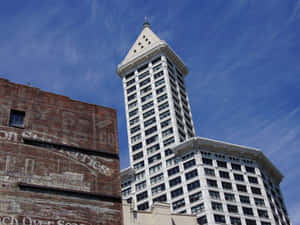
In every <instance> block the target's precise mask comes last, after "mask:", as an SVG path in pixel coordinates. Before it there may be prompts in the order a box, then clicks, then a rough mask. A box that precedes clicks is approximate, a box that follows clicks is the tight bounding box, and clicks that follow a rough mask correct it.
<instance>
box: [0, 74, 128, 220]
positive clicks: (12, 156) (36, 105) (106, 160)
mask: <svg viewBox="0 0 300 225" xmlns="http://www.w3.org/2000/svg"><path fill="white" fill-rule="evenodd" d="M121 207H122V206H121V196H120V168H119V155H118V141H117V122H116V111H115V110H114V109H111V108H106V107H101V106H97V105H93V104H88V103H84V102H79V101H75V100H72V99H70V98H68V97H65V96H61V95H56V94H52V93H48V92H44V91H41V90H40V89H38V88H33V87H29V86H25V85H20V84H14V83H11V82H9V81H8V80H5V79H0V224H7V225H8V224H9V225H21V224H22V225H25V224H26V225H46V224H47V225H88V224H89V225H95V224H99V225H100V224H103V225H104V224H105V225H112V224H113V225H119V224H120V225H121V224H122V215H121ZM104 215H105V216H104Z"/></svg>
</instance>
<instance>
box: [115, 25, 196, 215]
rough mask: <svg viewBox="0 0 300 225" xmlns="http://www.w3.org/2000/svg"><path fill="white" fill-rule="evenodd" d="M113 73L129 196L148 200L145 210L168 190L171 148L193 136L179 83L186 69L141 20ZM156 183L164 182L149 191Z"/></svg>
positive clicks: (176, 56) (182, 89) (143, 205)
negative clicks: (121, 107) (122, 111)
mask: <svg viewBox="0 0 300 225" xmlns="http://www.w3.org/2000/svg"><path fill="white" fill-rule="evenodd" d="M117 73H118V74H119V76H120V77H121V78H122V80H123V88H124V95H125V107H126V118H127V132H128V145H129V152H130V164H131V167H132V168H134V170H135V174H136V176H135V177H136V185H134V189H135V190H134V192H135V193H136V194H137V198H139V199H141V198H144V199H146V200H147V201H146V200H145V201H142V202H146V203H145V204H138V205H137V207H138V208H139V209H146V208H148V207H149V205H150V204H151V203H152V202H153V200H154V199H156V198H157V195H156V194H154V193H158V192H160V191H162V190H165V189H169V187H168V179H167V178H168V175H167V169H166V168H167V166H168V164H173V163H174V159H173V153H172V151H171V150H170V147H172V146H174V144H178V143H180V142H183V141H184V140H187V139H188V138H191V137H194V136H195V130H194V125H193V121H192V114H191V111H190V105H189V100H188V96H187V92H186V88H185V81H184V78H185V76H186V75H187V73H188V69H187V67H186V65H185V64H184V63H183V61H182V60H181V59H180V58H179V56H178V55H177V54H176V53H175V52H174V51H173V50H172V49H171V48H170V46H169V45H168V44H167V43H166V42H164V41H162V40H160V38H159V37H158V36H157V35H156V34H154V33H153V32H152V30H151V29H150V25H149V23H148V22H147V21H146V22H145V23H144V25H143V30H142V32H141V33H140V35H139V36H138V38H137V40H136V41H135V43H134V45H133V46H132V47H131V49H130V50H129V52H128V54H127V55H126V57H125V59H124V60H123V61H122V63H121V64H120V65H119V66H118V69H117ZM153 175H156V176H155V177H153ZM139 181H142V182H141V183H139ZM159 181H165V182H164V183H163V184H161V185H160V186H158V187H155V189H153V188H152V187H153V184H155V183H158V182H159ZM145 187H146V192H145V190H144V192H142V193H139V190H143V189H144V188H145ZM154 195H155V196H156V197H154ZM168 198H169V196H168V195H164V196H162V197H161V199H160V200H163V199H168ZM156 200H157V199H156Z"/></svg>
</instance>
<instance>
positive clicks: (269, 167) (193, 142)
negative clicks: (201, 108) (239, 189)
mask: <svg viewBox="0 0 300 225" xmlns="http://www.w3.org/2000/svg"><path fill="white" fill-rule="evenodd" d="M195 149H203V150H208V151H212V152H215V153H219V154H222V153H223V154H226V153H227V154H231V155H235V156H237V157H243V158H249V159H253V160H255V161H256V162H257V163H258V165H259V166H260V167H261V168H263V169H264V170H266V171H267V172H268V173H269V175H271V176H272V177H274V178H275V181H276V182H277V183H278V184H279V183H280V182H281V180H282V179H283V175H282V173H281V172H280V171H279V170H278V169H277V168H276V167H275V166H274V165H273V163H272V162H271V161H270V160H269V159H268V158H267V157H266V156H265V155H264V154H263V153H262V151H260V150H259V149H256V148H251V147H247V146H242V145H236V144H231V143H227V142H222V141H217V140H213V139H208V138H203V137H193V138H191V139H188V140H187V141H185V142H182V143H180V144H178V145H176V146H174V147H173V148H172V150H173V152H174V153H175V155H177V156H180V155H183V154H185V153H187V152H190V151H193V150H195Z"/></svg>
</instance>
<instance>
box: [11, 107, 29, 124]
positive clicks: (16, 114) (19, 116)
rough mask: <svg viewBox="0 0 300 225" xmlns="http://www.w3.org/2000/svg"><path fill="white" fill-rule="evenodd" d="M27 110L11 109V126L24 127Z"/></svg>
mask: <svg viewBox="0 0 300 225" xmlns="http://www.w3.org/2000/svg"><path fill="white" fill-rule="evenodd" d="M24 118H25V112H23V111H18V110H13V109H12V110H11V111H10V118H9V126H11V127H24Z"/></svg>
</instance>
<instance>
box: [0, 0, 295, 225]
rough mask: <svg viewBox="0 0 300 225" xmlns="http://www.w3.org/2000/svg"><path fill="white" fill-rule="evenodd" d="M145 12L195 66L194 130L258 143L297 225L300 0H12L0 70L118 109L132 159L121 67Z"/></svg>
mask: <svg viewBox="0 0 300 225" xmlns="http://www.w3.org/2000/svg"><path fill="white" fill-rule="evenodd" d="M144 16H148V17H149V20H150V22H151V25H152V30H153V31H154V32H155V33H156V34H158V36H159V37H160V38H161V39H163V40H165V41H167V42H168V44H169V45H170V46H171V47H172V48H173V49H174V50H175V51H176V52H177V54H178V55H179V56H180V57H181V58H182V59H183V61H184V62H185V63H186V64H187V66H188V67H189V69H190V73H189V75H188V76H187V78H186V81H187V90H188V94H189V98H190V103H191V108H192V114H193V120H194V124H195V129H196V133H197V135H198V136H202V137H207V138H213V139H217V140H222V141H227V142H232V143H235V144H242V145H248V146H252V147H256V148H259V149H261V150H262V151H263V152H264V153H265V155H266V156H267V157H269V159H270V160H271V161H272V162H273V163H274V164H275V165H276V166H277V167H278V168H279V170H280V171H281V172H282V173H283V174H284V175H285V178H284V180H283V182H282V185H281V187H282V190H283V195H284V198H285V201H286V205H287V207H288V211H289V214H290V217H291V218H292V221H293V224H294V225H299V224H300V213H299V212H300V195H299V190H300V189H299V186H300V181H299V179H298V177H299V176H300V150H299V146H300V125H299V124H300V100H299V99H300V25H299V24H300V1H299V0H284V1H282V0H266V1H259V0H251V1H250V0H201V1H188V0H185V1H175V0H172V1H141V0H140V1H126V0H123V1H100V0H99V1H93V0H68V1H62V0H45V1H40V0H36V1H34V0H28V1H23V0H19V1H18V0H15V1H3V2H1V7H0V31H1V33H0V61H1V63H0V77H4V78H7V79H9V80H11V81H13V82H17V83H23V84H26V83H30V84H31V85H32V86H35V87H39V88H41V89H42V90H46V91H50V92H55V93H58V94H62V95H67V96H70V97H71V98H73V99H77V100H82V101H85V102H90V103H94V104H98V105H105V106H109V107H113V108H116V109H117V111H118V129H119V146H120V155H121V167H122V168H125V167H127V166H128V164H129V163H128V150H127V134H126V122H125V111H124V101H123V100H124V96H123V90H122V83H121V79H120V78H119V77H118V76H117V75H116V72H115V71H116V68H117V65H118V64H119V63H120V62H121V60H122V59H123V58H124V57H125V55H126V53H127V51H128V50H129V49H130V47H131V45H132V44H133V43H134V41H135V39H136V38H137V36H138V34H139V33H140V32H141V30H142V23H143V20H144Z"/></svg>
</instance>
